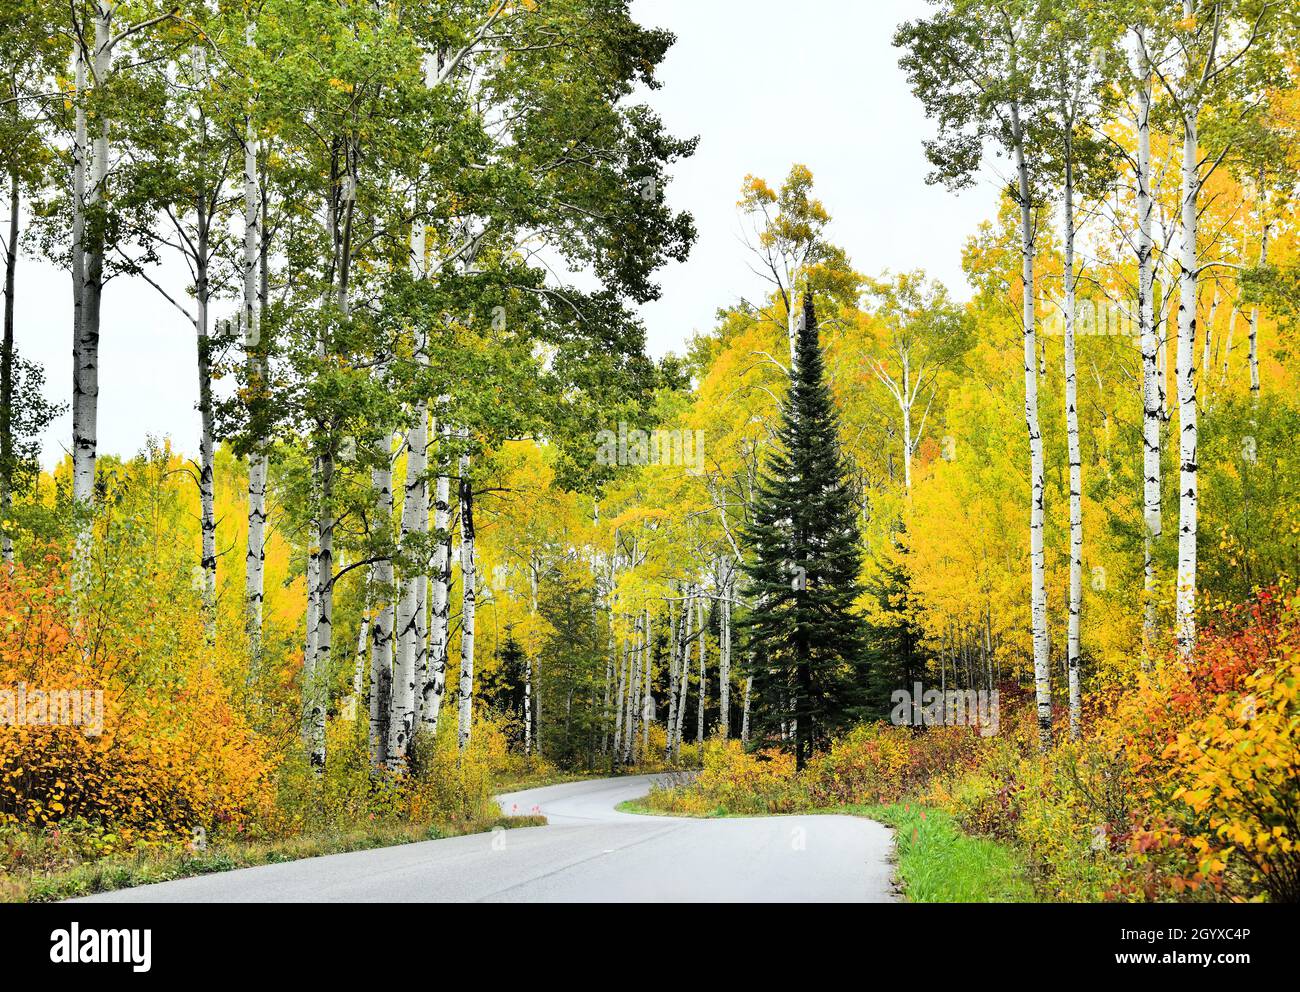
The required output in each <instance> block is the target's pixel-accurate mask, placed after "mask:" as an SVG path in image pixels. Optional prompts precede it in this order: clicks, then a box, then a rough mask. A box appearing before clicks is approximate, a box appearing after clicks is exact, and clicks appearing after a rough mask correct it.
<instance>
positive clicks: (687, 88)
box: [17, 0, 998, 467]
mask: <svg viewBox="0 0 1300 992" xmlns="http://www.w3.org/2000/svg"><path fill="white" fill-rule="evenodd" d="M632 6H633V10H634V13H635V15H636V16H637V18H638V19H639V20H640V21H641V22H643V23H646V24H654V25H657V26H662V27H666V28H668V29H670V30H672V31H673V32H674V33H675V34H676V35H677V45H676V46H674V48H673V49H672V50H671V52H670V53H669V56H668V59H667V61H666V63H665V64H664V65H663V66H662V67H661V73H660V76H661V79H662V80H663V83H664V87H663V89H661V90H659V91H658V92H656V93H653V94H651V95H650V102H651V103H652V104H653V105H654V106H655V107H656V108H657V109H658V110H659V112H660V113H661V114H662V116H663V117H664V120H665V122H666V124H667V125H668V127H669V129H670V130H671V131H672V132H673V133H675V134H678V135H681V136H689V135H699V136H700V144H699V148H698V150H697V151H696V154H695V156H694V157H693V158H691V159H689V160H687V161H686V162H685V163H682V164H680V165H679V166H678V167H677V169H676V172H675V178H674V181H673V183H672V185H671V187H670V188H669V198H670V202H671V203H672V204H673V205H674V206H675V207H676V208H677V209H685V210H689V211H690V212H691V213H692V214H693V215H694V216H695V223H696V227H697V228H698V230H699V240H698V242H697V243H696V246H695V250H694V252H693V253H692V256H691V258H690V260H689V261H688V262H687V263H686V264H684V265H679V264H673V265H671V266H669V267H668V268H666V269H665V270H663V271H662V272H661V273H660V281H661V283H662V285H663V297H662V298H661V299H660V300H658V301H656V302H655V303H652V304H649V305H647V306H646V307H644V308H643V311H642V314H643V317H644V320H645V323H646V326H647V329H648V332H649V346H650V350H651V351H652V352H653V353H654V354H656V355H660V354H663V353H664V352H667V351H670V350H675V349H680V346H681V344H682V343H683V342H684V341H685V340H686V339H687V338H688V337H689V336H690V334H691V333H692V332H693V331H696V330H704V329H706V328H708V327H709V326H710V325H711V324H712V323H713V315H714V313H715V311H716V310H717V309H718V307H720V306H725V305H727V304H729V303H732V302H734V301H735V300H736V299H738V298H739V297H741V296H746V297H751V298H752V297H754V296H756V295H757V294H758V293H760V292H761V291H762V283H761V281H760V280H759V278H758V277H757V276H755V275H754V274H753V272H752V271H751V270H750V268H749V261H750V260H749V258H748V257H747V252H746V251H745V249H744V247H743V245H742V244H741V241H740V233H741V230H742V228H741V224H740V220H739V217H738V215H737V211H736V207H735V203H736V200H737V198H738V194H739V190H740V184H741V182H742V180H743V179H744V177H745V175H746V174H747V173H754V174H755V175H759V176H762V177H764V178H765V179H767V180H768V181H769V182H770V183H772V184H773V185H774V186H775V185H777V184H778V183H779V182H780V180H781V179H782V178H783V177H784V176H785V174H786V173H787V172H788V171H789V168H790V165H791V164H792V163H793V162H802V163H804V164H805V165H807V166H808V167H809V168H810V169H811V170H812V172H813V176H814V178H815V181H816V189H817V193H818V196H819V197H820V198H821V200H822V201H823V202H824V203H825V205H826V207H827V209H828V210H829V212H830V214H831V216H832V218H833V219H832V224H831V228H830V232H829V235H830V238H831V240H833V241H834V242H835V243H837V244H840V245H842V246H844V248H846V249H847V251H848V252H849V257H850V258H851V260H852V261H853V263H854V265H855V266H856V267H857V268H858V269H859V270H860V271H863V272H866V273H870V274H878V273H880V272H882V271H884V270H885V269H890V270H892V271H902V270H905V269H912V268H925V269H927V270H928V271H929V272H930V273H931V274H932V275H934V276H936V277H938V278H939V279H941V280H943V281H944V282H945V283H947V284H948V285H949V287H950V288H951V289H952V290H953V291H954V293H955V294H956V295H958V296H964V295H966V294H967V292H968V287H967V285H966V283H965V280H964V277H963V275H962V272H961V249H962V245H963V244H964V242H965V240H966V238H967V237H969V236H970V234H972V233H973V232H974V230H975V226H976V225H977V224H978V223H979V221H981V220H982V219H984V218H987V217H990V216H992V214H993V212H994V210H995V207H996V200H997V195H998V190H997V188H996V186H995V184H994V183H992V182H987V181H986V182H983V183H981V184H979V185H978V186H977V187H976V188H975V189H972V190H969V191H967V192H965V193H963V194H961V195H960V196H956V195H953V194H951V193H949V192H947V191H946V190H944V189H943V188H941V187H931V186H927V185H926V184H925V181H924V180H925V174H926V172H927V171H928V165H927V163H926V161H925V157H924V154H923V150H922V144H921V142H922V140H923V139H924V138H926V137H929V136H930V135H931V134H932V127H931V125H930V123H929V122H928V121H926V120H925V117H924V115H923V114H922V112H921V109H920V105H919V104H918V103H917V101H916V100H915V99H914V98H913V97H912V95H911V93H910V92H909V91H908V88H907V83H906V80H905V78H904V76H903V74H902V72H901V71H900V70H899V68H898V53H897V51H896V50H895V49H894V48H893V47H892V45H891V43H890V41H891V38H892V37H893V33H894V29H895V27H896V26H897V25H898V24H899V23H900V22H901V21H903V20H906V19H909V18H913V17H917V16H922V15H924V13H925V12H926V9H927V4H925V3H924V0H857V2H847V3H846V2H844V0H802V2H801V3H799V4H796V5H793V6H792V5H791V4H790V3H789V2H788V0H745V2H744V3H737V2H732V0H633V4H632ZM167 273H168V275H169V276H170V277H171V279H172V281H173V285H172V286H170V287H169V289H173V290H175V291H177V292H182V291H183V284H184V278H183V274H182V271H181V269H180V268H179V266H170V267H169V268H168V270H167ZM18 278H19V289H18V306H17V317H18V320H17V344H18V348H19V350H20V352H21V353H22V354H23V355H24V356H26V357H27V358H29V359H31V360H34V361H37V362H40V363H41V364H42V365H43V366H44V367H45V372H46V379H47V390H46V391H47V395H48V396H49V397H50V398H52V399H59V400H66V399H68V398H70V397H71V388H72V387H71V365H72V356H71V352H72V334H71V328H70V324H71V312H72V304H71V292H70V286H69V277H68V275H67V274H66V273H64V272H62V271H60V270H57V269H55V268H54V267H53V266H50V265H48V264H47V263H43V262H41V261H39V260H37V259H34V258H31V257H23V258H22V259H21V260H20V268H19V277H18ZM195 377H196V376H195V371H194V341H193V332H192V331H191V330H190V329H189V328H188V327H187V325H186V324H185V323H184V321H183V318H182V317H181V316H180V314H179V313H177V312H176V311H175V310H174V309H173V308H172V307H171V305H170V304H168V303H167V302H166V301H164V300H163V299H162V298H161V297H160V296H159V295H158V294H157V293H156V292H155V291H154V290H153V289H152V288H150V287H149V286H148V285H146V284H145V283H144V282H143V281H142V280H133V281H129V282H128V281H126V280H117V281H114V282H112V283H110V284H109V286H108V288H107V290H106V291H105V295H104V312H103V324H102V337H101V343H100V398H99V450H100V451H101V452H104V453H116V454H122V455H131V454H134V453H135V452H137V451H138V450H140V449H141V448H142V447H143V446H144V443H145V439H146V437H148V436H149V435H154V436H158V437H164V436H170V437H171V438H172V439H173V442H174V443H175V445H176V446H177V447H178V448H180V449H181V450H184V451H194V450H196V449H197V446H198V445H197V437H198V415H197V413H196V412H195V410H194V399H195V395H196V389H197V385H196V382H195ZM70 432H71V423H70V418H69V417H68V416H66V415H65V416H64V417H61V418H60V419H59V420H58V421H56V422H55V423H54V424H53V425H52V426H51V428H50V431H49V432H48V434H47V436H46V438H45V444H44V450H43V458H42V460H43V462H44V463H45V465H46V466H47V467H48V466H50V465H51V464H53V463H54V462H55V461H57V460H58V459H59V458H61V457H62V456H63V454H64V452H65V451H66V450H67V448H68V445H69V443H70Z"/></svg>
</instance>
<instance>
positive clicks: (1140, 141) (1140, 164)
mask: <svg viewBox="0 0 1300 992" xmlns="http://www.w3.org/2000/svg"><path fill="white" fill-rule="evenodd" d="M1139 42H1142V37H1141V35H1140V34H1139ZM1142 71H1143V78H1142V80H1141V83H1140V88H1139V90H1138V120H1137V177H1136V178H1137V210H1138V235H1137V262H1138V336H1139V341H1140V344H1141V349H1142V516H1143V523H1144V528H1143V542H1142V548H1143V583H1142V602H1143V608H1142V650H1143V654H1142V663H1143V666H1144V667H1146V668H1149V667H1150V666H1151V658H1152V654H1153V652H1154V650H1155V641H1156V606H1157V603H1156V556H1155V547H1156V543H1157V542H1158V541H1159V540H1160V535H1161V532H1162V523H1161V520H1162V510H1161V497H1160V485H1161V483H1160V471H1161V470H1160V448H1161V440H1160V430H1161V426H1162V414H1163V406H1164V401H1163V398H1162V397H1163V392H1164V386H1163V382H1162V380H1161V374H1160V360H1159V355H1160V341H1159V335H1158V334H1157V331H1156V316H1155V299H1154V297H1153V293H1154V292H1155V283H1154V271H1153V267H1152V260H1151V251H1152V246H1153V244H1154V242H1153V240H1152V236H1151V217H1152V210H1153V206H1154V205H1153V200H1152V196H1151V85H1152V84H1151V78H1150V69H1149V68H1148V67H1147V66H1146V65H1145V63H1143V70H1142Z"/></svg>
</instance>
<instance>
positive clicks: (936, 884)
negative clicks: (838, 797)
mask: <svg viewBox="0 0 1300 992" xmlns="http://www.w3.org/2000/svg"><path fill="white" fill-rule="evenodd" d="M824 812H842V813H853V814H855V815H857V816H866V817H869V818H870V819H873V820H879V821H880V822H881V823H884V824H887V825H888V826H891V827H893V828H894V831H895V846H896V849H897V859H898V877H899V879H900V880H901V881H902V883H903V891H904V893H905V894H906V896H907V899H908V901H909V902H1035V901H1036V899H1035V896H1034V890H1033V886H1032V885H1031V884H1030V882H1029V876H1028V872H1027V870H1026V867H1025V864H1024V862H1023V860H1022V859H1021V858H1020V857H1019V855H1018V854H1017V852H1016V851H1015V850H1014V849H1013V848H1011V847H1008V846H1007V845H1005V844H1000V843H998V842H997V841H995V840H990V839H989V838H987V837H971V836H969V835H967V834H964V833H962V831H961V828H960V827H958V826H957V824H956V822H955V821H954V820H953V818H952V817H951V816H949V815H948V814H947V813H944V812H943V811H941V810H935V809H928V808H926V807H924V806H917V805H916V804H907V805H895V806H847V807H844V808H842V809H838V810H825V811H824Z"/></svg>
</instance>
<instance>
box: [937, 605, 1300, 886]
mask: <svg viewBox="0 0 1300 992" xmlns="http://www.w3.org/2000/svg"><path fill="white" fill-rule="evenodd" d="M1298 607H1300V603H1298V602H1297V600H1296V599H1294V598H1291V597H1288V596H1285V595H1282V594H1281V593H1279V591H1278V590H1264V591H1261V592H1260V593H1258V594H1257V595H1256V596H1255V597H1253V598H1252V600H1251V601H1250V602H1249V603H1246V604H1240V605H1237V606H1233V607H1228V608H1221V609H1219V610H1218V611H1217V612H1216V613H1215V614H1214V615H1213V616H1212V617H1210V618H1208V622H1207V623H1206V624H1205V626H1204V627H1203V629H1202V632H1201V637H1200V641H1199V645H1198V649H1197V656H1196V660H1195V662H1194V663H1193V664H1192V665H1190V666H1185V665H1183V664H1182V663H1181V662H1180V661H1179V660H1178V659H1177V658H1173V657H1170V658H1166V659H1163V660H1161V661H1160V663H1158V664H1157V665H1156V666H1154V668H1153V670H1152V671H1150V672H1138V673H1137V674H1135V675H1134V676H1133V677H1132V678H1131V679H1129V680H1128V681H1127V684H1125V685H1117V686H1115V687H1114V688H1111V689H1108V690H1107V691H1104V692H1099V693H1096V694H1094V698H1095V700H1096V705H1095V709H1094V712H1093V713H1092V714H1091V718H1090V720H1089V721H1088V724H1087V726H1086V727H1085V733H1084V737H1083V740H1082V741H1081V742H1070V741H1059V742H1058V743H1057V745H1056V746H1055V747H1054V748H1053V750H1052V751H1051V752H1050V753H1049V754H1046V755H1041V754H1039V753H1038V751H1037V748H1036V746H1035V741H1034V736H1033V731H1034V728H1033V724H1032V720H1031V719H1030V718H1031V716H1032V713H1031V711H1030V710H1029V709H1028V708H1024V709H1022V710H1020V711H1018V713H1016V714H1013V715H1012V716H1011V718H1010V719H1008V715H1007V714H1006V712H1005V711H1004V714H1003V719H1002V723H1003V730H1004V734H1003V735H1001V736H1000V737H999V738H998V739H997V740H996V741H994V742H992V743H991V744H990V745H989V746H988V747H987V748H985V749H984V750H983V752H982V754H981V755H980V758H979V761H978V764H977V766H976V767H975V768H974V769H973V770H972V771H970V772H968V773H966V774H958V775H954V776H946V777H940V778H939V779H937V780H936V781H934V782H932V784H931V786H930V788H929V790H927V799H928V800H929V801H932V802H935V803H937V804H938V805H940V806H942V807H943V808H945V809H947V810H948V811H950V812H951V813H952V814H953V815H954V817H955V818H956V819H957V821H958V822H959V823H960V824H961V825H962V827H963V828H964V829H966V830H968V831H971V832H974V833H982V834H988V835H992V836H995V837H999V838H1002V839H1004V840H1008V841H1011V842H1013V843H1015V844H1017V845H1019V846H1020V847H1021V848H1023V849H1024V850H1025V852H1026V853H1027V855H1028V860H1029V863H1030V865H1031V866H1032V868H1033V871H1034V872H1035V875H1036V880H1037V883H1038V887H1039V889H1040V891H1041V892H1042V893H1043V894H1044V895H1046V896H1049V897H1051V898H1057V899H1064V900H1080V901H1096V900H1103V899H1110V900H1124V901H1160V900H1170V899H1177V900H1181V901H1187V900H1219V899H1243V898H1253V897H1261V896H1263V895H1264V894H1267V895H1268V896H1270V897H1271V898H1274V899H1285V900H1292V899H1295V898H1296V897H1297V892H1296V888H1295V886H1296V879H1297V877H1298V874H1297V873H1298V864H1297V857H1298V855H1297V849H1296V836H1297V815H1298V810H1300V768H1298V767H1297V765H1298V764H1300V749H1298V748H1297V741H1296V724H1297V719H1296V710H1297V704H1296V691H1297V690H1296V682H1297V675H1298V674H1300V671H1298V670H1297V666H1296V661H1295V659H1296V651H1297V648H1298V647H1300V645H1298V644H1297V624H1296V621H1297V616H1296V614H1297V609H1298ZM1008 729H1009V730H1010V733H1009V734H1008V733H1005V731H1007V730H1008ZM1062 730H1063V728H1061V727H1059V725H1058V733H1060V732H1061V731H1062Z"/></svg>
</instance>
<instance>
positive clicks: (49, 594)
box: [0, 558, 270, 844]
mask: <svg viewBox="0 0 1300 992" xmlns="http://www.w3.org/2000/svg"><path fill="white" fill-rule="evenodd" d="M68 589H69V576H68V574H67V570H66V569H64V568H62V567H60V565H59V563H58V561H57V560H55V559H53V558H50V559H47V560H46V561H45V562H44V563H43V564H42V567H40V568H23V567H21V566H20V567H16V568H15V569H14V570H13V571H12V572H7V571H6V572H4V573H0V688H3V689H7V690H9V691H10V693H11V694H12V696H11V697H9V698H16V695H17V692H18V690H19V689H23V690H24V691H25V692H26V693H27V694H28V695H29V696H30V694H31V693H32V692H33V690H36V689H38V688H39V689H41V690H68V691H71V692H76V693H78V694H84V693H90V694H92V695H90V696H83V698H84V699H87V700H89V699H93V698H97V697H96V696H94V695H93V694H100V693H102V721H101V720H100V719H99V716H100V714H99V712H98V711H96V713H95V719H94V720H93V724H100V723H102V726H96V725H92V721H91V719H90V718H89V717H88V716H87V713H85V712H83V714H82V716H81V721H80V724H79V725H70V724H69V723H68V722H66V721H65V722H63V723H59V724H55V725H50V724H36V725H33V724H32V723H31V722H30V720H28V721H25V722H22V721H15V720H14V719H12V718H11V719H9V720H6V721H5V722H4V723H3V724H2V725H0V822H8V823H13V824H21V825H24V826H26V827H45V826H51V825H56V824H59V823H61V822H63V821H65V820H67V821H73V820H77V821H84V822H87V823H93V824H99V825H102V826H103V827H104V828H105V829H106V830H107V831H108V832H109V833H111V834H113V836H114V837H115V838H116V839H117V840H119V841H121V842H122V843H124V844H130V843H131V842H133V841H136V840H141V839H161V838H164V837H188V836H190V835H191V833H192V832H193V831H194V830H195V828H198V827H202V828H203V829H205V830H213V829H226V828H237V827H238V826H240V825H242V824H245V823H246V822H247V821H248V820H249V819H250V817H252V816H253V815H254V814H255V813H256V811H257V810H258V809H259V808H260V807H261V806H262V805H263V804H264V802H265V801H266V800H267V798H268V797H269V786H268V773H269V770H270V766H269V757H268V754H267V751H266V748H265V746H264V744H263V742H262V741H260V740H259V738H258V737H257V736H256V735H255V734H254V733H253V732H252V730H251V728H250V727H249V726H248V725H247V722H246V721H245V719H244V718H243V716H242V714H241V712H240V711H239V708H238V707H236V706H235V705H234V704H233V702H232V694H231V692H230V690H229V689H228V687H227V684H226V682H225V681H224V680H223V678H222V677H221V674H220V671H219V667H220V666H219V664H218V663H217V662H215V661H214V660H213V659H212V658H211V656H210V652H209V651H208V650H207V648H206V646H205V644H204V633H203V629H202V624H201V623H200V622H199V621H198V619H197V617H196V615H189V616H187V614H186V610H185V605H186V604H184V603H176V602H175V601H172V602H170V603H169V602H168V601H166V600H165V599H164V597H163V596H161V595H157V596H156V598H155V599H154V601H153V605H152V609H153V620H152V622H151V623H149V624H141V625H140V626H139V627H138V628H137V629H135V630H134V631H133V632H132V633H131V634H130V635H129V636H122V631H121V629H120V628H119V627H117V626H116V625H108V624H105V625H102V626H98V627H95V633H96V634H97V635H99V636H97V639H96V640H95V641H94V642H93V644H92V645H91V646H87V644H86V633H85V632H86V630H87V629H89V628H92V627H94V625H95V619H94V617H93V615H92V614H91V613H90V611H89V610H88V609H87V608H86V607H85V606H84V604H83V605H82V607H81V609H82V613H81V615H80V619H79V620H78V621H77V622H75V623H74V621H73V619H72V616H73V613H72V606H71V603H72V600H71V598H70V596H69V594H68ZM153 591H154V592H155V593H157V590H153ZM96 710H97V708H96ZM14 715H15V716H17V714H14ZM28 716H29V717H30V713H29V714H28Z"/></svg>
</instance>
